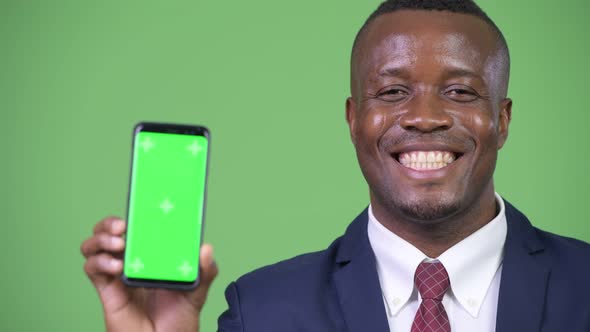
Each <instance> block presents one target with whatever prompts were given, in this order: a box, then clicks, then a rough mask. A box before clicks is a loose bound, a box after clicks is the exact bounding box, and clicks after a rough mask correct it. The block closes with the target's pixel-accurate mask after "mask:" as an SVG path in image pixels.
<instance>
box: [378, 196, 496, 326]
mask: <svg viewBox="0 0 590 332" xmlns="http://www.w3.org/2000/svg"><path fill="white" fill-rule="evenodd" d="M496 201H497V204H498V206H499V207H500V212H499V213H498V215H497V216H496V217H495V218H494V219H492V221H490V222H489V223H488V224H486V225H485V226H483V227H482V228H480V229H479V230H477V231H476V232H475V233H473V234H471V235H470V236H468V237H467V238H465V239H463V240H462V241H461V242H459V243H457V244H455V245H454V246H452V247H451V248H449V249H448V250H447V251H445V252H444V253H443V254H442V255H440V256H439V257H436V258H430V257H427V256H426V255H425V254H424V253H422V252H421V251H420V250H419V249H417V248H416V247H414V246H413V245H412V244H410V243H409V242H406V241H405V240H403V239H402V238H400V237H399V236H397V235H396V234H394V233H393V232H391V231H389V230H388V229H387V228H385V227H384V226H383V225H382V224H381V223H379V221H377V219H376V218H375V216H374V215H373V210H372V208H371V206H369V222H368V235H369V241H370V243H371V247H372V248H373V252H374V253H375V258H376V261H377V273H378V275H379V283H380V284H381V291H382V293H383V301H384V303H385V311H386V313H387V318H388V321H389V330H390V331H392V332H409V331H410V330H411V327H412V323H413V322H414V316H415V315H416V311H418V307H419V306H420V302H421V298H420V294H419V292H418V290H417V289H416V287H415V286H414V273H415V272H416V268H417V267H418V265H419V264H420V263H421V262H422V261H425V260H426V261H428V260H438V261H440V262H441V263H442V264H443V265H444V266H445V268H446V270H447V273H448V274H449V279H450V282H451V287H450V289H449V290H448V291H447V293H446V294H445V296H444V298H443V301H442V303H443V305H444V307H445V310H446V312H447V315H448V317H449V322H450V324H451V331H453V332H473V331H477V332H487V331H490V332H493V331H495V329H496V313H497V306H498V292H499V289H500V276H501V272H502V258H503V251H504V242H505V241H506V232H507V224H506V215H505V210H504V201H503V200H502V198H501V197H500V195H498V194H497V193H496Z"/></svg>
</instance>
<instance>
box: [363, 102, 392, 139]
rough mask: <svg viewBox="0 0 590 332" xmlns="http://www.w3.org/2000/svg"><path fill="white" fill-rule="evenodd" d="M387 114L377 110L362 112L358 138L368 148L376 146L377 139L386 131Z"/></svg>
mask: <svg viewBox="0 0 590 332" xmlns="http://www.w3.org/2000/svg"><path fill="white" fill-rule="evenodd" d="M387 123H388V116H387V112H383V111H380V110H378V109H367V110H364V111H363V116H362V118H361V119H360V126H359V129H360V131H361V132H360V133H359V134H360V137H362V141H363V142H364V143H365V144H366V145H368V146H374V147H376V146H378V143H379V139H380V138H381V136H383V133H385V131H387Z"/></svg>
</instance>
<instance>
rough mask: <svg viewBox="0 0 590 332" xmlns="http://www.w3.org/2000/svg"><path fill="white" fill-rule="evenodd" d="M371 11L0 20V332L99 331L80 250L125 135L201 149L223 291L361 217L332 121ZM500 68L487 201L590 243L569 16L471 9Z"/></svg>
mask: <svg viewBox="0 0 590 332" xmlns="http://www.w3.org/2000/svg"><path fill="white" fill-rule="evenodd" d="M378 2H379V1H360V0H359V1H341V0H338V1H336V0H322V1H317V0H299V1H276V0H272V1H271V0H251V1H214V0H208V1H199V0H191V1H180V0H168V1H160V2H147V1H134V2H130V1H113V0H110V1H80V0H71V1H64V0H55V1H32V0H31V1H29V0H14V1H5V0H3V1H1V2H0V43H1V44H0V124H1V125H2V128H1V130H0V135H1V136H0V139H1V140H0V142H1V145H0V146H1V148H2V150H1V151H2V154H1V159H0V161H1V162H0V174H2V185H1V186H0V188H1V189H0V190H1V192H0V193H1V195H2V196H1V197H0V204H1V209H2V231H1V232H0V253H1V255H2V256H1V259H2V261H1V264H0V267H1V269H2V271H1V276H2V277H1V278H2V279H1V283H0V294H2V296H1V300H0V301H1V302H0V330H1V331H102V330H103V322H102V311H101V307H100V304H99V301H98V298H97V296H96V294H95V291H94V289H93V288H92V287H91V284H90V282H89V281H88V280H87V279H86V277H85V275H84V273H83V270H82V265H83V259H82V256H81V255H80V253H79V245H80V243H81V242H82V240H83V239H84V238H86V237H87V236H89V235H90V233H91V230H92V227H93V225H94V224H95V223H96V222H97V221H98V220H100V219H101V218H103V217H105V216H108V215H112V214H114V215H119V216H122V215H123V214H124V213H125V204H126V195H127V183H128V182H127V181H128V175H129V174H128V171H129V162H130V148H131V147H130V137H131V130H132V127H133V125H134V124H135V123H136V122H138V121H140V120H145V121H166V122H179V123H195V124H204V125H207V126H208V127H209V128H210V129H211V132H212V150H211V164H210V166H211V172H210V178H209V180H210V181H209V196H208V210H207V220H206V225H205V240H206V241H208V242H211V243H213V244H214V246H215V249H216V258H217V260H218V264H219V267H220V274H219V277H218V279H217V281H216V282H215V284H214V286H213V287H212V289H211V292H210V294H209V301H208V303H207V305H206V307H205V310H204V312H203V317H202V331H214V330H215V327H216V319H217V316H218V315H219V314H220V313H221V312H222V310H224V309H225V307H226V304H225V300H224V298H223V290H224V288H225V287H226V285H227V284H228V283H229V282H230V281H232V280H235V279H236V278H237V277H239V276H240V275H242V274H244V273H246V272H248V271H251V270H252V269H254V268H256V267H259V266H262V265H266V264H269V263H273V262H276V261H278V260H282V259H285V258H288V257H291V256H293V255H296V254H299V253H302V252H307V251H312V250H319V249H323V248H325V247H327V246H328V244H329V243H330V242H331V241H332V239H334V238H335V237H337V236H339V235H340V234H342V232H343V231H344V229H345V227H346V225H347V224H348V223H349V222H350V221H351V220H352V218H353V217H355V216H356V214H357V213H358V212H360V211H361V209H363V208H364V207H365V206H366V205H367V202H368V195H367V187H366V184H365V182H364V179H363V177H362V175H361V173H360V171H359V169H358V165H357V163H356V159H355V156H354V153H353V148H352V144H351V143H350V140H349V136H348V131H347V126H346V123H345V121H344V100H345V98H346V97H347V96H348V80H349V76H348V62H349V53H350V47H351V44H352V40H353V38H354V35H355V33H356V31H357V29H358V28H359V27H360V26H361V24H362V22H363V21H364V20H365V18H366V17H367V16H368V15H369V13H370V12H371V11H372V10H373V9H374V8H375V7H376V5H377V4H378ZM480 4H481V5H482V7H484V9H486V10H487V11H488V13H489V14H490V16H491V17H492V18H494V19H495V20H496V22H497V23H498V25H499V26H500V27H501V28H502V29H503V30H504V32H505V34H506V37H507V39H508V42H509V44H510V47H511V51H512V59H513V71H512V79H511V86H510V95H511V97H512V98H513V99H514V101H515V103H514V108H513V123H512V126H511V132H510V138H509V141H508V144H507V146H506V147H505V148H504V149H503V150H502V152H501V156H500V160H499V164H498V169H497V173H496V183H497V189H498V191H499V192H500V193H501V194H502V195H504V197H506V198H507V199H508V200H510V201H511V202H513V203H514V204H515V205H517V206H518V207H519V208H520V209H521V210H523V211H524V212H525V213H526V214H527V215H528V216H529V217H530V218H531V219H532V221H533V222H534V223H535V224H536V225H538V226H540V227H542V228H544V229H547V230H550V231H553V232H556V233H559V234H565V235H568V236H573V237H577V238H581V239H584V240H586V241H588V240H590V227H589V226H588V225H587V222H588V221H590V219H589V218H588V217H587V215H588V213H587V204H588V203H587V200H588V197H590V176H589V175H588V165H589V164H590V163H589V161H590V157H589V153H588V152H590V151H589V150H590V149H589V142H590V131H588V129H587V127H588V123H589V122H590V112H588V109H587V100H588V86H587V85H586V83H587V77H588V75H589V74H590V65H589V64H588V60H587V57H588V51H589V46H590V40H589V38H588V35H587V33H588V31H590V20H588V19H587V13H588V12H589V9H590V8H589V7H590V3H589V2H588V1H586V0H571V1H567V2H558V1H554V0H542V1H540V0H526V1H525V0H519V1H514V0H482V1H480Z"/></svg>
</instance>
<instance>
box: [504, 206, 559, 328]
mask: <svg viewBox="0 0 590 332" xmlns="http://www.w3.org/2000/svg"><path fill="white" fill-rule="evenodd" d="M506 218H507V222H508V234H507V236H506V244H505V248H504V252H505V254H504V261H503V264H502V278H501V281H500V294H499V298H498V314H497V318H496V331H497V332H509V331H519V332H521V331H522V332H526V331H540V330H541V324H542V320H543V312H544V308H545V295H546V291H547V284H548V282H549V277H550V272H551V269H550V262H549V257H548V254H547V253H545V250H544V246H543V244H542V242H541V241H540V240H539V237H538V236H537V234H536V232H535V229H534V228H533V226H532V225H531V224H530V222H529V221H528V219H527V218H526V217H525V216H524V215H523V214H522V213H520V212H519V211H518V210H516V209H515V208H514V207H513V206H512V205H510V204H509V203H508V202H506Z"/></svg>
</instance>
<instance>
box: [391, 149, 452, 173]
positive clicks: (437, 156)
mask: <svg viewBox="0 0 590 332" xmlns="http://www.w3.org/2000/svg"><path fill="white" fill-rule="evenodd" d="M460 157H461V154H458V153H455V152H451V151H410V152H403V153H399V154H396V155H394V158H395V159H396V160H397V161H398V162H399V163H400V164H401V165H402V166H404V167H407V168H410V169H413V170H416V171H429V170H437V169H441V168H444V167H447V166H449V165H450V164H452V163H453V162H455V161H456V160H457V159H459V158H460Z"/></svg>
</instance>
